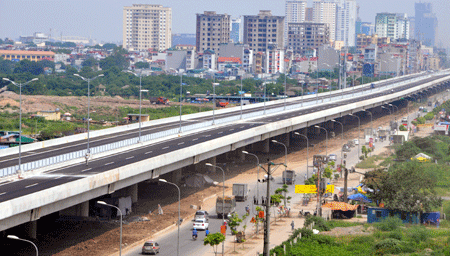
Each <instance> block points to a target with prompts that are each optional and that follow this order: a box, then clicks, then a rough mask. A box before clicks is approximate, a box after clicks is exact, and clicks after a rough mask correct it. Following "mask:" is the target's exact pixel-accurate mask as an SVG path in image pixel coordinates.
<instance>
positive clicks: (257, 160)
mask: <svg viewBox="0 0 450 256" xmlns="http://www.w3.org/2000/svg"><path fill="white" fill-rule="evenodd" d="M242 153H243V154H246V155H250V156H254V157H256V166H257V168H256V179H257V180H258V182H257V183H256V198H257V200H259V158H258V156H257V155H255V154H252V153H249V152H247V151H242ZM258 232H259V224H258V222H256V234H258Z"/></svg>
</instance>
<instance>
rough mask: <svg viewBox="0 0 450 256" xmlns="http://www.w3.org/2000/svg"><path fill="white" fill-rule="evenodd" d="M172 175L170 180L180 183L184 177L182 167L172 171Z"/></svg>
mask: <svg viewBox="0 0 450 256" xmlns="http://www.w3.org/2000/svg"><path fill="white" fill-rule="evenodd" d="M170 174H171V177H170V182H172V183H175V184H178V183H179V182H180V181H181V178H182V177H183V173H182V170H181V169H178V170H175V171H172V172H171V173H170Z"/></svg>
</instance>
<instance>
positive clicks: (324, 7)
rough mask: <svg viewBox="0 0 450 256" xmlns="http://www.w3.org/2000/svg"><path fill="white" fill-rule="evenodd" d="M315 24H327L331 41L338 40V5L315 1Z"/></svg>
mask: <svg viewBox="0 0 450 256" xmlns="http://www.w3.org/2000/svg"><path fill="white" fill-rule="evenodd" d="M313 22H314V23H325V24H327V25H328V28H329V31H330V32H329V33H330V41H331V42H333V41H335V40H336V3H334V2H324V1H314V3H313Z"/></svg>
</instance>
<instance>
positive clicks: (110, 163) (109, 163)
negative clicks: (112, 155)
mask: <svg viewBox="0 0 450 256" xmlns="http://www.w3.org/2000/svg"><path fill="white" fill-rule="evenodd" d="M113 163H114V162H110V163H107V164H105V165H110V164H113Z"/></svg>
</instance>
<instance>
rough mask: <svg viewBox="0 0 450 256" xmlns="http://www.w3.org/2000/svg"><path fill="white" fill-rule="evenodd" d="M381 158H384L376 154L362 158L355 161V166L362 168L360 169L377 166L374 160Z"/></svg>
mask: <svg viewBox="0 0 450 256" xmlns="http://www.w3.org/2000/svg"><path fill="white" fill-rule="evenodd" d="M383 159H384V157H382V156H378V155H375V156H371V157H368V158H366V159H364V160H363V161H361V162H359V163H357V164H356V168H362V169H369V168H377V167H378V165H377V164H376V163H375V162H378V161H380V160H383Z"/></svg>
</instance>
